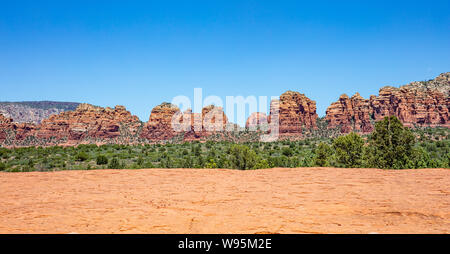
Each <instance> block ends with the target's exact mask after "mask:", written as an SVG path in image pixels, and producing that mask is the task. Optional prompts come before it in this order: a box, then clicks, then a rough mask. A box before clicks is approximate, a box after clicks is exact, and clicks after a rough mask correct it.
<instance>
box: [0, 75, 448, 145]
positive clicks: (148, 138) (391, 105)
mask: <svg viewBox="0 0 450 254" xmlns="http://www.w3.org/2000/svg"><path fill="white" fill-rule="evenodd" d="M449 95H450V72H449V73H443V74H441V75H439V76H438V77H437V78H435V79H433V80H429V81H423V82H413V83H410V84H408V85H405V86H402V87H400V88H395V87H383V88H381V89H380V92H379V95H378V96H374V95H373V96H371V97H370V99H364V98H362V97H361V96H360V95H359V94H358V93H356V94H355V95H353V96H352V97H348V96H347V95H345V94H344V95H341V97H340V98H339V100H338V101H337V102H334V103H332V104H331V106H330V107H328V109H327V111H326V117H325V119H326V121H327V123H328V128H330V129H333V128H339V129H340V131H341V132H342V133H348V132H350V131H357V132H361V133H370V132H371V131H372V130H373V128H374V122H375V121H378V120H381V119H383V118H384V117H385V116H388V115H395V116H397V117H398V118H399V119H400V120H401V121H402V122H403V123H404V124H405V125H406V126H408V127H417V126H430V127H436V126H443V127H447V128H449V127H450V119H449V108H450V96H449ZM317 119H318V116H317V113H316V102H315V101H313V100H311V99H309V98H308V97H306V96H305V95H304V94H301V93H299V92H293V91H287V92H285V93H283V94H282V95H281V96H280V99H279V100H273V101H272V102H271V104H270V113H269V115H268V116H267V115H266V114H264V113H259V112H256V113H253V114H252V115H251V116H250V117H249V118H248V119H247V122H246V127H247V128H248V129H251V130H253V129H255V130H256V129H259V128H258V126H259V125H261V124H263V125H264V124H265V123H267V124H268V127H272V128H271V129H273V126H277V125H276V123H278V126H279V133H280V135H281V137H288V138H290V137H293V138H296V137H301V136H302V133H303V132H304V131H309V130H313V129H317ZM173 120H174V121H173ZM173 123H174V124H173ZM229 127H233V128H230V129H234V128H235V125H234V124H232V123H229V122H228V119H227V117H226V115H225V113H224V112H223V109H222V108H221V107H215V106H212V105H211V106H207V107H205V108H203V109H202V112H201V113H193V112H192V111H191V110H190V109H188V110H186V111H185V112H181V111H180V109H179V108H178V107H177V106H175V105H173V104H170V103H162V104H160V105H158V106H156V107H155V108H153V109H152V111H151V115H150V118H149V121H148V122H146V123H142V122H141V121H140V120H139V119H138V117H137V116H134V115H132V114H131V113H130V112H129V111H127V110H126V109H125V107H123V106H116V107H115V108H109V107H107V108H102V107H98V106H93V105H90V104H80V105H79V106H78V107H77V108H76V110H74V111H66V112H63V113H59V114H55V115H51V116H50V117H49V118H48V119H45V120H43V121H42V122H41V123H40V124H32V123H16V122H13V120H12V119H10V118H7V117H4V116H3V115H1V114H0V144H2V145H4V146H30V145H76V144H81V143H97V144H102V143H121V144H127V143H142V142H159V141H166V140H170V139H177V140H178V141H194V140H201V139H203V138H205V137H207V136H210V135H213V134H217V133H218V132H221V131H224V130H228V129H229ZM174 128H175V129H174ZM176 129H177V130H176ZM271 129H269V131H270V130H271Z"/></svg>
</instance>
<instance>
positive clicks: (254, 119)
mask: <svg viewBox="0 0 450 254" xmlns="http://www.w3.org/2000/svg"><path fill="white" fill-rule="evenodd" d="M268 123H269V119H268V117H267V115H266V114H265V113H261V112H255V113H252V114H251V115H250V116H249V117H248V119H247V122H246V123H245V128H247V129H249V130H250V131H255V130H266V129H267V128H268Z"/></svg>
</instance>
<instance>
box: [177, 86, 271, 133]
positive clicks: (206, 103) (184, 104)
mask: <svg viewBox="0 0 450 254" xmlns="http://www.w3.org/2000/svg"><path fill="white" fill-rule="evenodd" d="M193 98H194V101H193V103H192V101H191V99H190V98H189V97H188V96H185V95H179V96H176V97H174V98H173V100H172V104H173V105H176V106H178V108H179V109H180V111H179V112H177V113H176V114H174V115H173V117H172V122H171V124H172V129H173V130H174V131H175V132H188V131H195V132H202V131H207V132H222V131H228V132H232V131H236V125H235V124H232V123H231V122H228V121H227V119H231V120H236V122H241V123H245V122H246V115H245V112H246V108H247V107H248V109H249V112H250V113H253V112H255V113H256V112H265V111H266V109H267V101H268V97H267V96H258V97H256V96H247V97H245V98H244V97H243V96H226V97H225V105H224V103H223V100H222V98H221V97H219V96H215V95H210V96H207V97H205V98H203V89H202V88H194V97H193ZM270 101H271V105H270V110H269V114H268V115H265V114H262V113H258V114H256V115H255V117H256V118H255V119H253V120H254V121H253V122H251V123H250V124H249V125H248V126H247V127H248V128H249V130H250V131H256V130H261V131H263V132H264V133H265V134H263V135H261V138H260V140H261V141H263V142H270V141H275V140H277V139H278V136H279V114H278V113H279V103H278V96H271V100H270ZM211 105H212V106H211ZM224 106H225V111H224V110H223V108H224ZM192 109H193V110H192ZM193 112H196V113H193ZM235 112H236V114H235ZM224 113H225V114H224Z"/></svg>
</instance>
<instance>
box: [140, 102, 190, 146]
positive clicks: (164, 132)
mask: <svg viewBox="0 0 450 254" xmlns="http://www.w3.org/2000/svg"><path fill="white" fill-rule="evenodd" d="M174 116H175V117H176V118H177V119H180V117H181V119H180V121H182V114H181V115H180V109H179V108H178V107H177V106H175V105H173V104H171V103H167V102H164V103H162V104H160V105H158V106H156V107H154V108H153V109H152V112H151V114H150V119H149V120H148V122H147V123H146V124H145V125H144V128H143V129H142V132H141V137H143V138H146V139H149V140H153V141H159V140H167V139H171V138H173V137H174V136H175V135H176V134H177V133H176V131H175V130H174V129H173V127H172V119H173V118H174ZM177 116H178V117H177Z"/></svg>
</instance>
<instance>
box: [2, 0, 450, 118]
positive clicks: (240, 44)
mask: <svg viewBox="0 0 450 254" xmlns="http://www.w3.org/2000/svg"><path fill="white" fill-rule="evenodd" d="M0 3H1V8H0V86H1V88H2V89H1V91H2V92H1V94H0V101H24V100H56V101H75V102H88V103H92V104H95V105H100V106H114V105H116V104H120V105H125V106H126V107H127V109H129V110H130V111H131V112H132V113H133V114H136V115H137V116H139V118H141V120H143V121H147V120H148V117H149V115H150V111H151V109H152V108H153V107H154V106H156V105H158V104H160V103H161V102H163V101H171V100H172V98H173V97H175V96H177V95H187V96H190V97H192V96H193V89H194V88H195V87H201V88H203V94H204V96H207V95H217V96H221V97H223V99H224V100H225V96H237V95H242V96H249V95H255V96H260V95H266V96H272V95H280V94H281V93H283V92H284V91H286V90H295V91H299V92H301V93H304V94H306V95H307V96H308V97H310V98H311V99H313V100H315V101H316V102H317V111H318V114H319V115H320V116H323V115H324V114H325V110H326V108H327V107H328V106H329V105H330V104H331V102H333V101H336V100H337V98H338V97H339V96H340V94H342V93H347V94H349V95H352V94H353V93H355V92H359V93H360V94H361V95H362V96H363V97H366V98H368V97H369V96H370V95H371V94H377V93H378V90H379V88H381V87H382V86H385V85H394V86H398V85H402V84H406V83H408V82H411V81H416V80H427V79H431V78H434V77H435V76H437V75H439V74H440V73H442V72H448V71H450V15H449V13H450V1H448V0H447V1H371V2H369V1H305V2H302V1H232V0H227V1H170V0H166V1H82V0H78V1H19V0H18V1H0ZM241 124H242V123H241Z"/></svg>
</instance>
